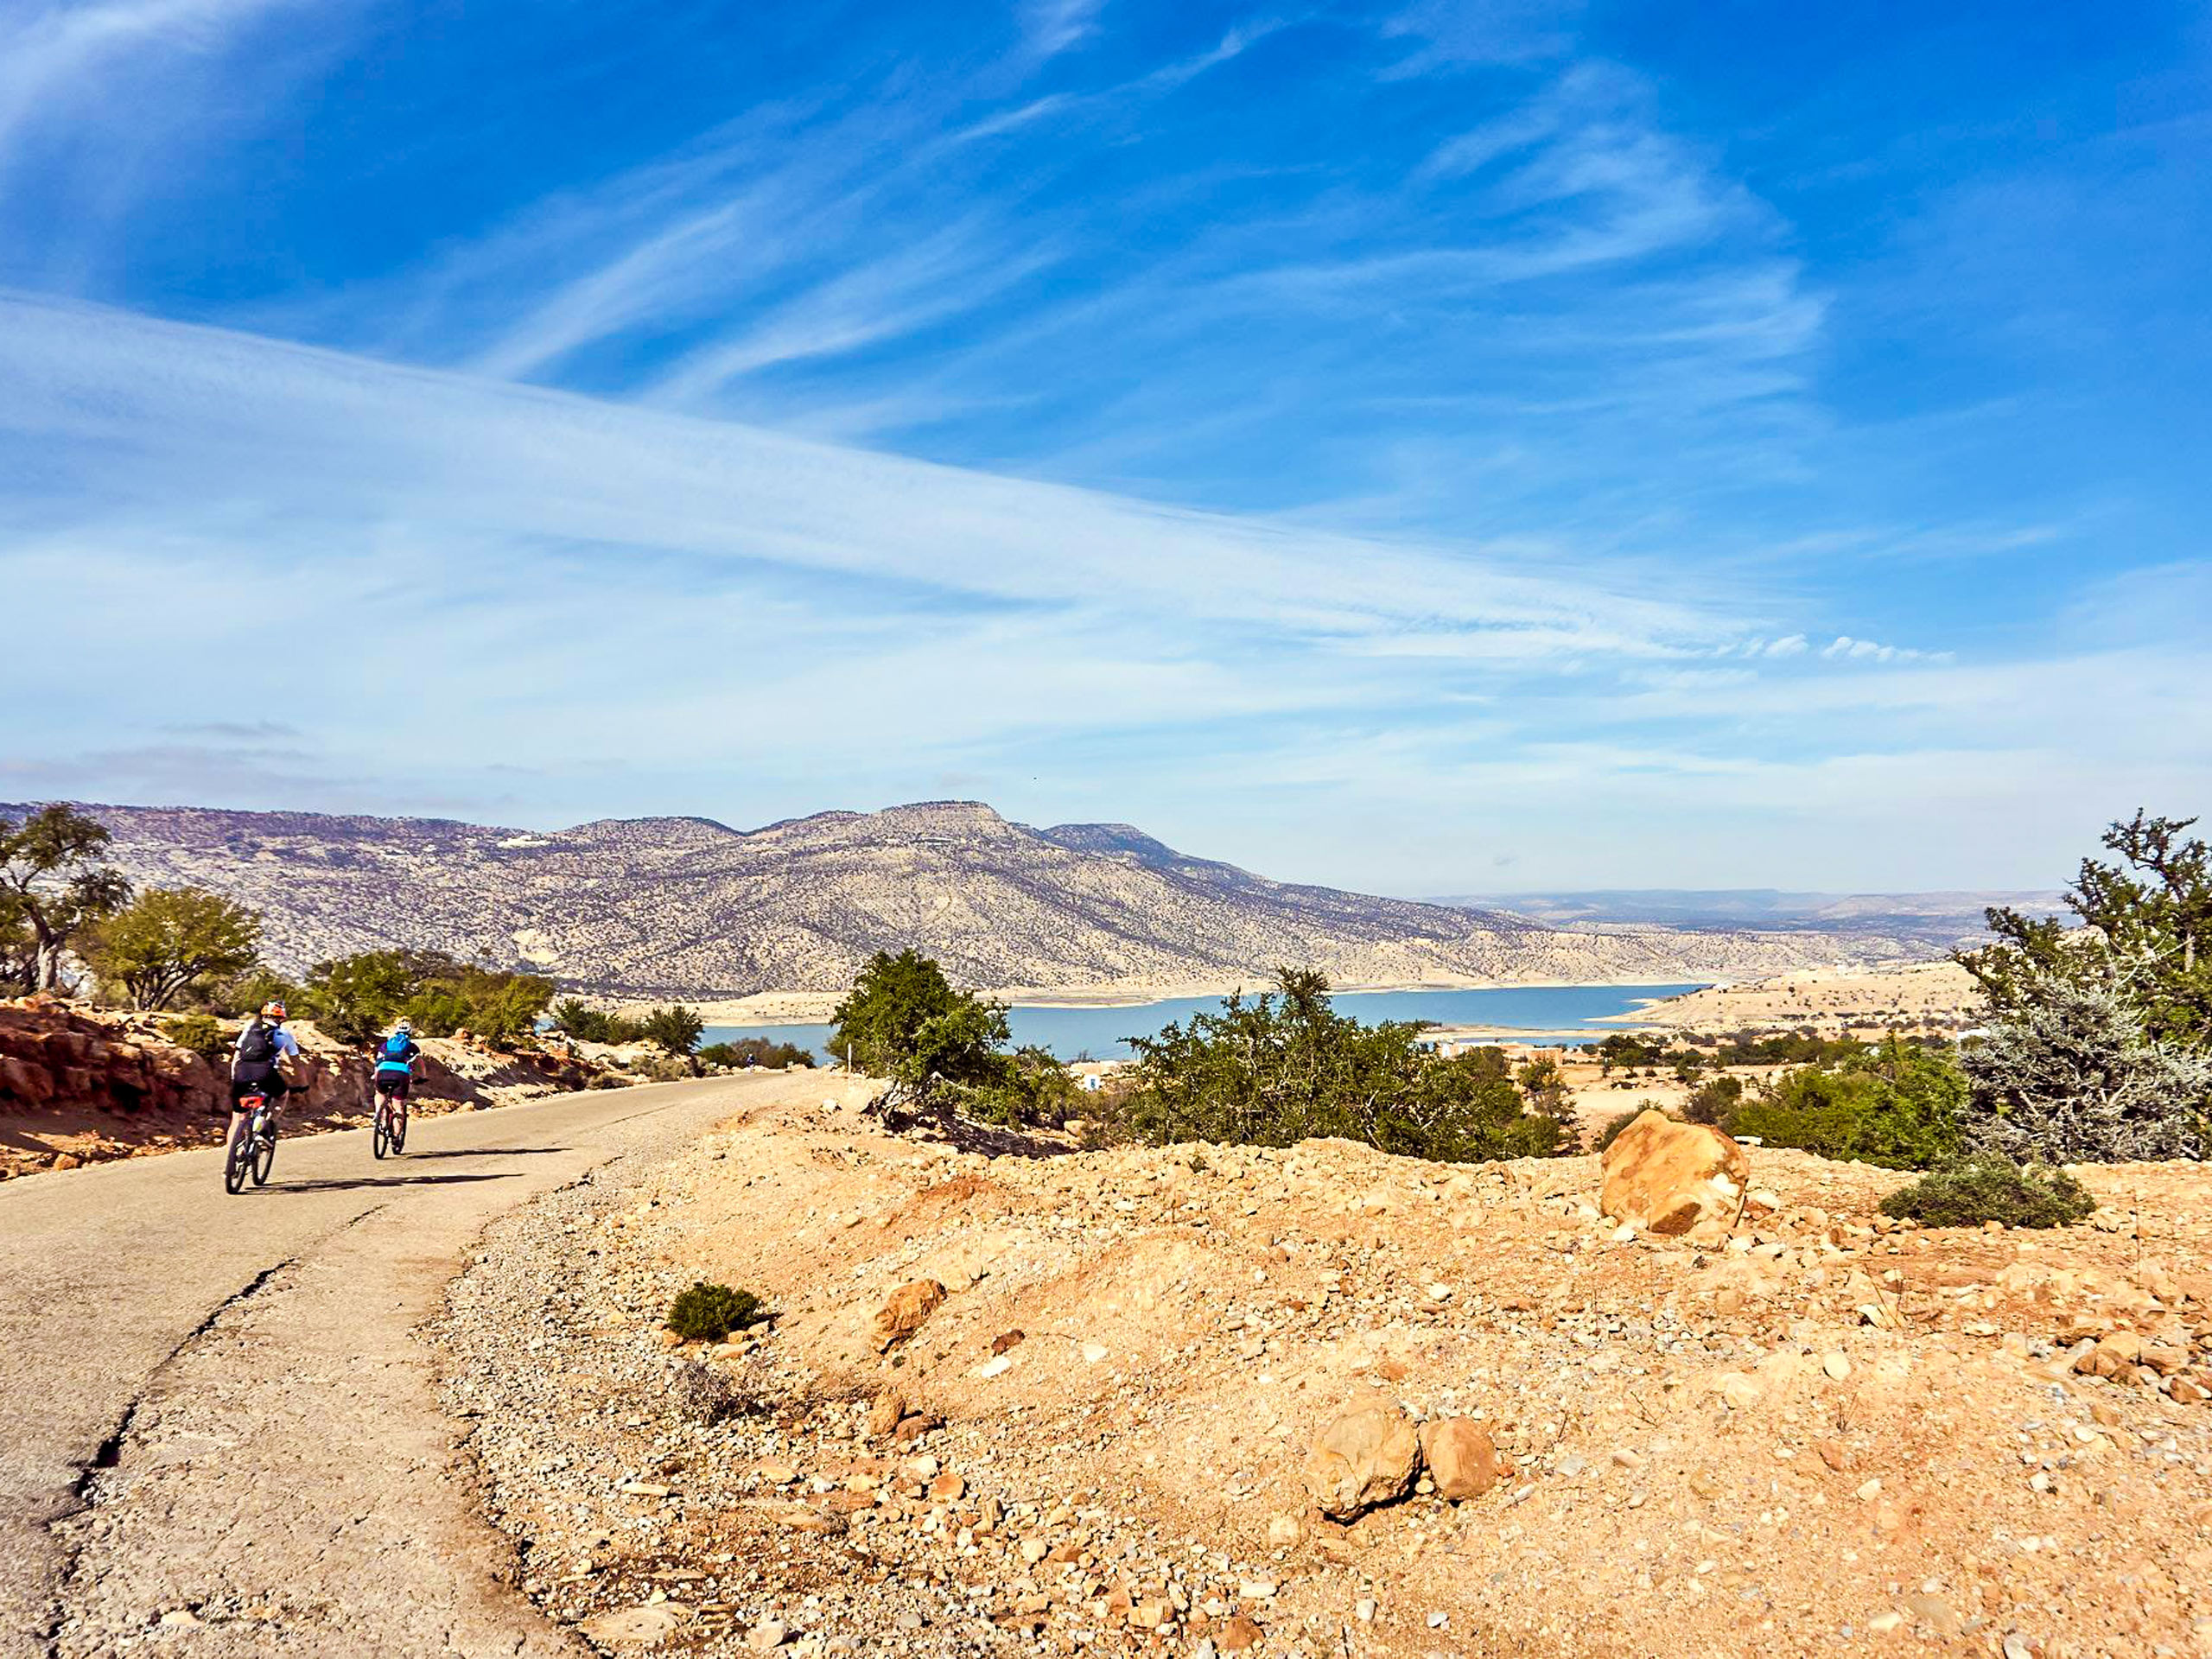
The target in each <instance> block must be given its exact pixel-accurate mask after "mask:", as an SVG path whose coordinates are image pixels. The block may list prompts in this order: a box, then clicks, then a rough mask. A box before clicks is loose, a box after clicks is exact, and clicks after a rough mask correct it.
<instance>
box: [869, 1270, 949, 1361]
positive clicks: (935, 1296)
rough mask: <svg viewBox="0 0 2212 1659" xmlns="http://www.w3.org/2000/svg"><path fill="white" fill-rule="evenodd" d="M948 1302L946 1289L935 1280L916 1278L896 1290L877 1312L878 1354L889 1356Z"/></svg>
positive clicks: (876, 1345) (876, 1336)
mask: <svg viewBox="0 0 2212 1659" xmlns="http://www.w3.org/2000/svg"><path fill="white" fill-rule="evenodd" d="M943 1303H944V1286H943V1285H941V1284H939V1283H938V1281H936V1280H934V1279H916V1280H913V1281H910V1282H908V1283H906V1284H903V1285H901V1286H899V1288H898V1289H896V1290H894V1291H893V1292H892V1293H891V1299H890V1300H888V1301H887V1302H885V1303H884V1305H883V1306H881V1307H880V1308H878V1309H877V1310H876V1314H875V1351H876V1352H878V1353H879V1354H885V1353H889V1352H890V1351H891V1350H893V1348H896V1347H897V1346H898V1345H899V1344H900V1343H902V1342H905V1341H907V1340H908V1339H909V1338H912V1336H913V1334H914V1333H915V1332H917V1331H919V1330H920V1329H921V1328H922V1326H923V1325H924V1324H925V1322H926V1321H927V1320H928V1319H929V1317H930V1315H931V1314H932V1313H936V1312H937V1310H938V1307H939V1306H942V1305H943Z"/></svg>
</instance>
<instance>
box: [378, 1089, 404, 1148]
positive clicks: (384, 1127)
mask: <svg viewBox="0 0 2212 1659" xmlns="http://www.w3.org/2000/svg"><path fill="white" fill-rule="evenodd" d="M376 1097H377V1113H376V1122H375V1124H374V1125H373V1126H372V1128H371V1129H370V1131H369V1147H370V1149H371V1150H372V1151H373V1152H374V1153H375V1154H376V1155H377V1156H378V1157H379V1158H381V1157H383V1156H384V1155H385V1154H386V1153H388V1152H393V1153H397V1152H404V1151H406V1150H407V1114H406V1113H405V1112H404V1111H401V1110H399V1109H397V1097H396V1096H392V1095H390V1094H388V1093H386V1092H385V1090H382V1089H379V1090H377V1091H376Z"/></svg>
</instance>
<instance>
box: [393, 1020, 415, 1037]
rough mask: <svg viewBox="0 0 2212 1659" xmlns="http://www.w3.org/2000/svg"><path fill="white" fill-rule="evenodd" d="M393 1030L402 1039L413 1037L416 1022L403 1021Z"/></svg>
mask: <svg viewBox="0 0 2212 1659" xmlns="http://www.w3.org/2000/svg"><path fill="white" fill-rule="evenodd" d="M392 1029H393V1030H394V1031H395V1032H397V1033H398V1034H399V1035H400V1036H402V1037H412V1036H413V1035H414V1034H415V1022H414V1021H413V1020H401V1021H400V1022H399V1023H398V1024H397V1026H394V1027H392Z"/></svg>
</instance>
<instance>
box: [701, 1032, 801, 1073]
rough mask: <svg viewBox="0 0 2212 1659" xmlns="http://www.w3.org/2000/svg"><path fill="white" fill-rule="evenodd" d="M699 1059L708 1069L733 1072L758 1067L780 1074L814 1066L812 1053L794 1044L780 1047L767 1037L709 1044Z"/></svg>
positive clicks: (737, 1038) (736, 1039)
mask: <svg viewBox="0 0 2212 1659" xmlns="http://www.w3.org/2000/svg"><path fill="white" fill-rule="evenodd" d="M699 1058H700V1059H702V1061H704V1062H706V1063H707V1064H708V1065H722V1066H728V1067H731V1068H732V1069H736V1068H740V1067H743V1066H750V1065H757V1066H760V1067H763V1068H765V1069H767V1070H770V1071H781V1070H782V1069H783V1068H784V1067H785V1066H787V1065H807V1066H810V1065H813V1064H814V1051H813V1050H812V1049H810V1048H803V1047H801V1046H799V1045H798V1044H797V1043H779V1042H777V1041H776V1040H774V1039H772V1038H768V1037H736V1038H732V1039H730V1040H729V1041H728V1042H721V1043H709V1044H708V1045H707V1046H706V1047H704V1048H702V1049H701V1050H700V1051H699Z"/></svg>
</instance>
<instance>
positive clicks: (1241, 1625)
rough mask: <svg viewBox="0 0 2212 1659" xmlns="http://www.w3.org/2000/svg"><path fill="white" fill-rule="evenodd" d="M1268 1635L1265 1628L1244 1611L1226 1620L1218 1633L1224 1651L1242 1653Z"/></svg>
mask: <svg viewBox="0 0 2212 1659" xmlns="http://www.w3.org/2000/svg"><path fill="white" fill-rule="evenodd" d="M1266 1635H1267V1632H1266V1631H1265V1630H1262V1629H1261V1628H1260V1627H1259V1626H1258V1625H1257V1624H1254V1623H1253V1622H1252V1621H1251V1620H1250V1619H1249V1618H1245V1617H1244V1615H1243V1614H1242V1613H1238V1614H1236V1616H1235V1617H1233V1618H1228V1619H1225V1620H1224V1621H1223V1623H1222V1626H1221V1629H1220V1630H1218V1631H1217V1633H1216V1637H1217V1640H1218V1642H1219V1643H1220V1645H1221V1650H1222V1651H1223V1652H1224V1653H1242V1652H1243V1651H1244V1649H1247V1648H1249V1647H1251V1646H1252V1645H1253V1644H1254V1643H1257V1642H1258V1641H1260V1640H1261V1639H1262V1637H1265V1636H1266Z"/></svg>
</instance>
